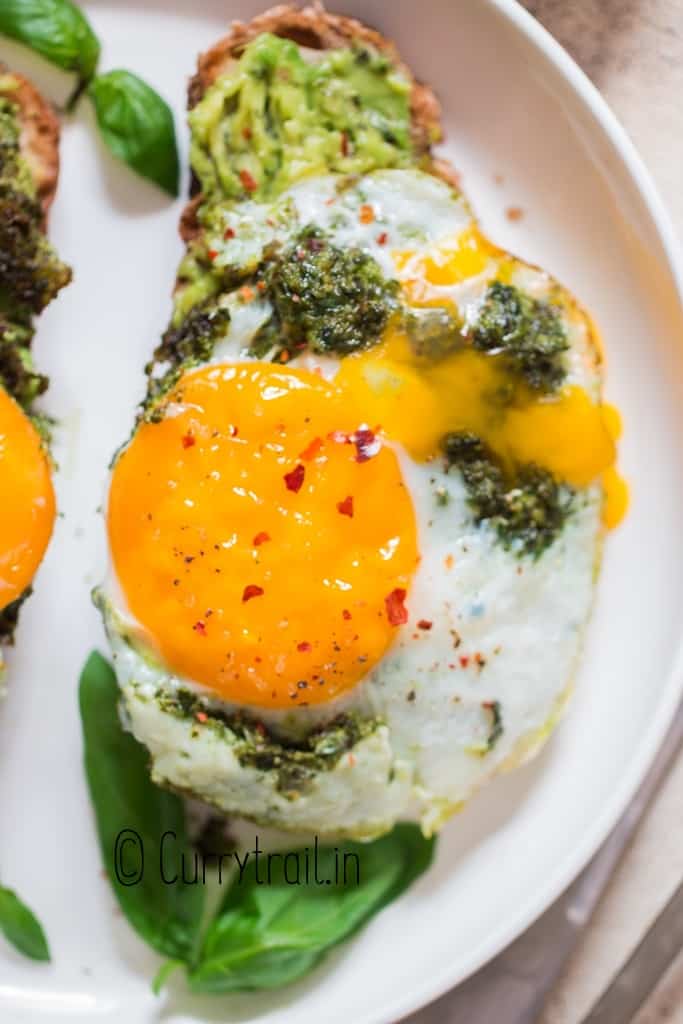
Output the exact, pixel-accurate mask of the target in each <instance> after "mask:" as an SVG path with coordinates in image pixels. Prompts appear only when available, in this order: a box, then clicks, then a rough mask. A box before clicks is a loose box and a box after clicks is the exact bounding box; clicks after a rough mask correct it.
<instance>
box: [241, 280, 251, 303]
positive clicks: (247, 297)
mask: <svg viewBox="0 0 683 1024" xmlns="http://www.w3.org/2000/svg"><path fill="white" fill-rule="evenodd" d="M240 295H241V296H242V301H243V302H251V300H252V299H253V298H254V289H253V288H250V287H249V285H248V284H244V285H242V287H241V288H240Z"/></svg>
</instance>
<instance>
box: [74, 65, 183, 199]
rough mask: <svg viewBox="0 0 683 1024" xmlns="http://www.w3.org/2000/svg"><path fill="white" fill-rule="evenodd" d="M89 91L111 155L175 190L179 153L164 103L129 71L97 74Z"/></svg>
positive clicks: (170, 192) (168, 110)
mask: <svg viewBox="0 0 683 1024" xmlns="http://www.w3.org/2000/svg"><path fill="white" fill-rule="evenodd" d="M88 95H89V96H90V98H91V100H92V101H93V104H94V107H95V114H96V116H97V124H98V126H99V129H100V133H101V135H102V138H103V139H104V141H105V143H106V144H107V146H108V147H109V149H110V150H111V152H112V153H113V154H114V156H116V157H118V158H119V160H124V161H125V162H126V163H127V164H129V165H130V166H131V167H132V168H133V169H134V170H136V171H137V172H138V174H142V175H143V176H144V177H145V178H149V179H151V181H154V182H156V184H157V185H160V186H161V188H163V189H164V191H165V192H168V193H169V195H172V196H176V195H177V194H178V177H179V165H178V153H177V150H176V142H175V127H174V124H173V114H172V113H171V111H170V108H169V107H168V104H166V103H165V102H164V100H162V98H161V96H159V95H158V93H156V92H155V91H154V89H152V88H150V86H149V85H147V83H146V82H143V81H142V79H141V78H138V77H137V75H133V74H131V72H130V71H108V72H107V73H106V74H104V75H97V76H96V78H94V79H93V81H92V82H91V83H90V85H89V87H88Z"/></svg>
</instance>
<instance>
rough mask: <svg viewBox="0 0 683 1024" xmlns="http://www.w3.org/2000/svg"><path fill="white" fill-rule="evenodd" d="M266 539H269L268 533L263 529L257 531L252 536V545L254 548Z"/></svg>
mask: <svg viewBox="0 0 683 1024" xmlns="http://www.w3.org/2000/svg"><path fill="white" fill-rule="evenodd" d="M268 540H270V534H269V533H266V531H265V530H261V532H260V533H257V534H256V536H255V537H254V539H253V541H252V544H253V545H254V547H255V548H257V547H259V545H260V544H265V543H266V541H268Z"/></svg>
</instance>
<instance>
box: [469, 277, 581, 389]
mask: <svg viewBox="0 0 683 1024" xmlns="http://www.w3.org/2000/svg"><path fill="white" fill-rule="evenodd" d="M472 341H473V344H474V347H475V348H477V349H479V350H480V351H482V352H494V353H497V354H501V355H504V356H506V357H507V358H508V359H509V360H510V363H511V365H512V367H513V369H514V370H516V371H517V372H518V373H520V374H521V375H522V377H523V378H524V380H525V381H526V383H527V384H528V385H529V386H530V387H531V388H533V389H534V390H536V391H553V390H555V389H556V388H557V387H558V386H559V385H560V384H561V383H562V381H563V379H564V377H565V375H566V370H565V368H564V366H563V365H562V361H561V356H562V353H563V352H566V351H567V349H568V348H569V342H568V341H567V336H566V334H565V331H564V327H563V326H562V321H561V320H560V317H559V315H558V312H557V310H556V309H554V308H553V307H552V306H551V305H550V304H549V303H547V302H541V301H540V300H538V299H533V298H531V296H529V295H525V293H524V292H522V291H520V290H519V288H515V287H513V286H512V285H509V284H502V282H500V281H494V282H493V283H492V284H491V285H489V288H488V290H487V292H486V295H485V296H484V301H483V303H482V306H481V309H480V311H479V316H478V318H477V321H476V323H475V324H474V327H473V329H472Z"/></svg>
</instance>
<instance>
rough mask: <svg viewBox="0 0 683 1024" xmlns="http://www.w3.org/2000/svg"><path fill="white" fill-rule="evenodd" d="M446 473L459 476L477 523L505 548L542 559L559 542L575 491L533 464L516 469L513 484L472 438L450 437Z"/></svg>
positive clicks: (445, 443)
mask: <svg viewBox="0 0 683 1024" xmlns="http://www.w3.org/2000/svg"><path fill="white" fill-rule="evenodd" d="M443 449H444V453H445V455H446V462H447V465H448V467H449V468H450V467H451V466H454V467H456V468H457V469H459V470H460V472H461V474H462V477H463V480H464V483H465V487H466V488H467V501H468V504H469V506H470V508H471V510H472V512H473V514H474V519H475V521H476V522H477V523H483V522H486V523H488V524H489V525H490V526H491V527H492V528H493V529H494V530H495V531H496V533H497V535H498V537H499V539H500V540H501V541H502V543H503V544H504V545H505V547H506V548H510V549H512V550H514V551H516V552H517V553H518V554H520V555H529V556H531V557H532V558H538V557H540V555H542V554H543V552H544V551H545V550H546V548H547V547H549V546H550V544H552V543H553V541H554V540H555V539H556V538H557V537H558V536H559V534H560V533H561V531H562V528H563V526H564V524H565V522H566V519H567V516H568V515H569V513H570V511H571V507H572V499H573V493H574V492H573V491H572V490H571V488H569V487H567V486H566V485H563V484H562V485H561V484H559V483H558V482H557V481H556V480H555V479H554V477H553V476H552V474H551V473H549V472H548V470H546V469H542V468H541V467H540V466H536V465H533V464H528V465H523V466H518V467H517V469H516V472H515V474H514V477H513V478H509V477H507V476H506V474H505V473H504V472H503V469H502V467H501V465H500V463H499V462H498V461H497V459H496V457H495V456H494V454H493V452H491V451H490V450H489V449H488V448H487V446H486V445H485V444H484V443H483V442H482V441H481V440H480V439H479V438H478V437H476V436H475V435H474V434H470V433H466V432H464V431H463V432H460V433H455V434H448V435H447V436H446V437H445V438H444V441H443Z"/></svg>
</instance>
